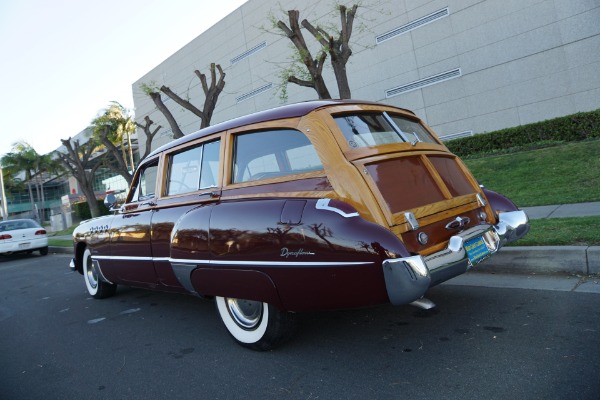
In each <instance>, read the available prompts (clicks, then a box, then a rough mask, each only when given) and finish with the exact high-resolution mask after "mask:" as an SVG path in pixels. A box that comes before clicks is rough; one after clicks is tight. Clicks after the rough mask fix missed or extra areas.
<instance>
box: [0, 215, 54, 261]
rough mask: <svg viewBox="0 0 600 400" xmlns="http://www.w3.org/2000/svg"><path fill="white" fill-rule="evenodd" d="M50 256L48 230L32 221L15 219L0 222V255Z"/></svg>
mask: <svg viewBox="0 0 600 400" xmlns="http://www.w3.org/2000/svg"><path fill="white" fill-rule="evenodd" d="M36 250H37V251H39V252H40V254H41V255H43V256H45V255H46V254H48V236H47V235H46V230H45V229H44V228H42V227H41V225H40V224H38V223H37V222H36V221H34V220H32V219H13V220H8V221H2V222H0V254H12V253H22V252H26V253H33V252H34V251H36Z"/></svg>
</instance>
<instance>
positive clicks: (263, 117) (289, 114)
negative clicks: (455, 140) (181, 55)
mask: <svg viewBox="0 0 600 400" xmlns="http://www.w3.org/2000/svg"><path fill="white" fill-rule="evenodd" d="M345 104H370V105H384V104H380V103H376V102H372V101H360V100H312V101H305V102H301V103H294V104H288V105H284V106H280V107H276V108H272V109H269V110H264V111H258V112H256V113H253V114H248V115H245V116H242V117H238V118H234V119H231V120H228V121H224V122H221V123H219V124H216V125H211V126H208V127H206V128H204V129H200V130H199V131H196V132H194V133H190V134H189V135H185V136H184V137H182V138H179V139H176V140H173V141H171V142H169V143H167V144H165V145H163V146H161V147H159V148H158V149H156V150H154V151H153V152H152V153H150V154H149V155H148V157H146V159H149V158H152V157H153V156H155V155H156V154H159V153H161V152H163V151H165V150H168V149H170V148H173V147H176V146H179V145H180V144H183V143H187V142H189V141H192V140H195V139H199V138H201V137H204V136H208V135H211V134H213V133H216V132H221V131H225V130H228V129H234V128H238V127H240V126H245V125H250V124H255V123H259V122H266V121H273V120H276V119H285V118H297V117H301V116H304V115H306V114H308V113H310V112H311V111H314V110H316V109H318V108H323V107H327V106H336V105H345ZM386 106H388V107H389V105H386ZM402 110H404V111H407V112H410V113H411V114H412V111H409V110H405V109H402Z"/></svg>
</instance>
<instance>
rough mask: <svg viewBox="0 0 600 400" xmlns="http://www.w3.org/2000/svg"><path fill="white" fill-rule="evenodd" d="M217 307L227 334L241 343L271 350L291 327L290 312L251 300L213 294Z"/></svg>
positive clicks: (288, 336)
mask: <svg viewBox="0 0 600 400" xmlns="http://www.w3.org/2000/svg"><path fill="white" fill-rule="evenodd" d="M215 301H216V304H217V310H218V312H219V315H220V317H221V320H222V321H223V324H225V327H226V328H227V330H228V331H229V334H231V336H233V338H234V339H235V340H236V341H237V342H238V343H239V344H240V345H242V346H244V347H248V348H250V349H253V350H260V351H265V350H271V349H274V348H275V347H277V346H278V345H280V344H282V343H284V342H285V341H286V340H288V339H289V338H290V337H291V335H292V333H293V331H294V327H295V321H294V316H293V314H291V313H289V312H284V311H280V310H278V309H277V308H275V307H274V306H272V305H270V304H268V303H263V302H260V301H253V300H242V299H234V298H228V297H216V299H215Z"/></svg>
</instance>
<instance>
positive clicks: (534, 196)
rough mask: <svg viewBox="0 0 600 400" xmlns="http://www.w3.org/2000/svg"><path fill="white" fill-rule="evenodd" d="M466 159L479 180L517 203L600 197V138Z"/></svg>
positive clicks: (597, 199)
mask: <svg viewBox="0 0 600 400" xmlns="http://www.w3.org/2000/svg"><path fill="white" fill-rule="evenodd" d="M465 163H466V164H467V166H468V167H469V169H471V172H473V174H474V175H475V177H477V179H478V180H479V181H480V182H481V183H483V184H485V185H486V186H487V187H488V188H490V189H492V190H495V191H498V192H500V193H503V194H505V195H506V196H508V197H509V198H510V199H512V200H513V201H514V202H515V203H516V204H517V205H519V206H520V207H530V206H539V205H550V204H569V203H583V202H589V201H600V140H594V141H586V142H578V143H567V144H564V145H561V146H557V147H549V148H545V149H539V150H532V151H525V152H521V153H514V154H506V155H500V156H490V157H484V158H476V159H467V160H465Z"/></svg>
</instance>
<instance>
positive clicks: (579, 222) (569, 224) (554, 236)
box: [513, 216, 600, 246]
mask: <svg viewBox="0 0 600 400" xmlns="http://www.w3.org/2000/svg"><path fill="white" fill-rule="evenodd" d="M530 224H531V230H530V231H529V233H528V234H527V236H525V237H524V238H523V239H521V240H518V241H516V242H514V243H513V245H514V246H600V216H597V217H578V218H547V219H534V220H531V221H530Z"/></svg>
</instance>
